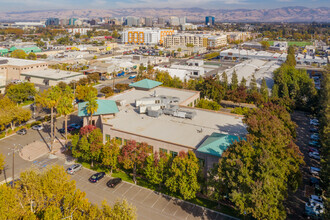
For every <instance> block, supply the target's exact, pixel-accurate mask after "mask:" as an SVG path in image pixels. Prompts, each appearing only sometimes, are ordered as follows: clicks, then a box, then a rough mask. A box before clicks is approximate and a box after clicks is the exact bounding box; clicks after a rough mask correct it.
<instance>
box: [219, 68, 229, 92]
mask: <svg viewBox="0 0 330 220" xmlns="http://www.w3.org/2000/svg"><path fill="white" fill-rule="evenodd" d="M221 81H222V86H223V88H224V89H225V91H227V89H228V77H227V74H226V72H223V73H222V75H221Z"/></svg>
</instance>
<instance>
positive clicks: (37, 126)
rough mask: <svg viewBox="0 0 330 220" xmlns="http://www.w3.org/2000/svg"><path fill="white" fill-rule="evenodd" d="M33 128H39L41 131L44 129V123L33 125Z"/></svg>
mask: <svg viewBox="0 0 330 220" xmlns="http://www.w3.org/2000/svg"><path fill="white" fill-rule="evenodd" d="M32 129H33V130H37V131H41V130H42V129H44V127H43V126H42V125H33V126H32Z"/></svg>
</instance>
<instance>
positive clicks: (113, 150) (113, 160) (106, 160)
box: [101, 140, 120, 173]
mask: <svg viewBox="0 0 330 220" xmlns="http://www.w3.org/2000/svg"><path fill="white" fill-rule="evenodd" d="M119 153H120V148H119V146H118V144H117V142H116V141H115V140H112V141H108V142H107V143H106V144H105V145H104V146H103V147H102V154H101V160H102V165H103V166H106V167H110V173H112V170H113V169H115V170H116V169H117V167H118V155H119Z"/></svg>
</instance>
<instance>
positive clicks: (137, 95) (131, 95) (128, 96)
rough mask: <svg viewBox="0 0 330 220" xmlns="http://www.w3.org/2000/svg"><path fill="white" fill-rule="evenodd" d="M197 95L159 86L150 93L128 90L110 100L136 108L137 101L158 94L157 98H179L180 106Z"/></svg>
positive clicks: (193, 92)
mask: <svg viewBox="0 0 330 220" xmlns="http://www.w3.org/2000/svg"><path fill="white" fill-rule="evenodd" d="M196 93H198V92H195V91H190V90H183V89H173V88H167V87H161V86H159V87H156V88H154V89H150V90H148V91H145V90H137V89H132V90H128V91H126V92H123V93H120V94H118V95H115V96H112V97H110V98H109V99H111V100H115V101H117V100H126V104H131V105H132V106H134V105H135V100H136V99H141V98H144V97H151V96H153V95H154V94H156V96H160V95H165V96H173V97H178V98H179V99H180V102H179V104H180V103H182V102H184V101H185V100H187V99H188V98H190V97H192V96H194V95H196Z"/></svg>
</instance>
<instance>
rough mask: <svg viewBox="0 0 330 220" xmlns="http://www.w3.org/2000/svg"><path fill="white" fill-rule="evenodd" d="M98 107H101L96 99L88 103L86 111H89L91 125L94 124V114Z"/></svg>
mask: <svg viewBox="0 0 330 220" xmlns="http://www.w3.org/2000/svg"><path fill="white" fill-rule="evenodd" d="M98 107H99V105H98V103H97V101H96V99H95V98H91V99H89V100H88V101H87V104H86V110H87V113H88V114H89V115H90V120H89V124H92V119H93V114H94V113H95V112H97V108H98Z"/></svg>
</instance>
